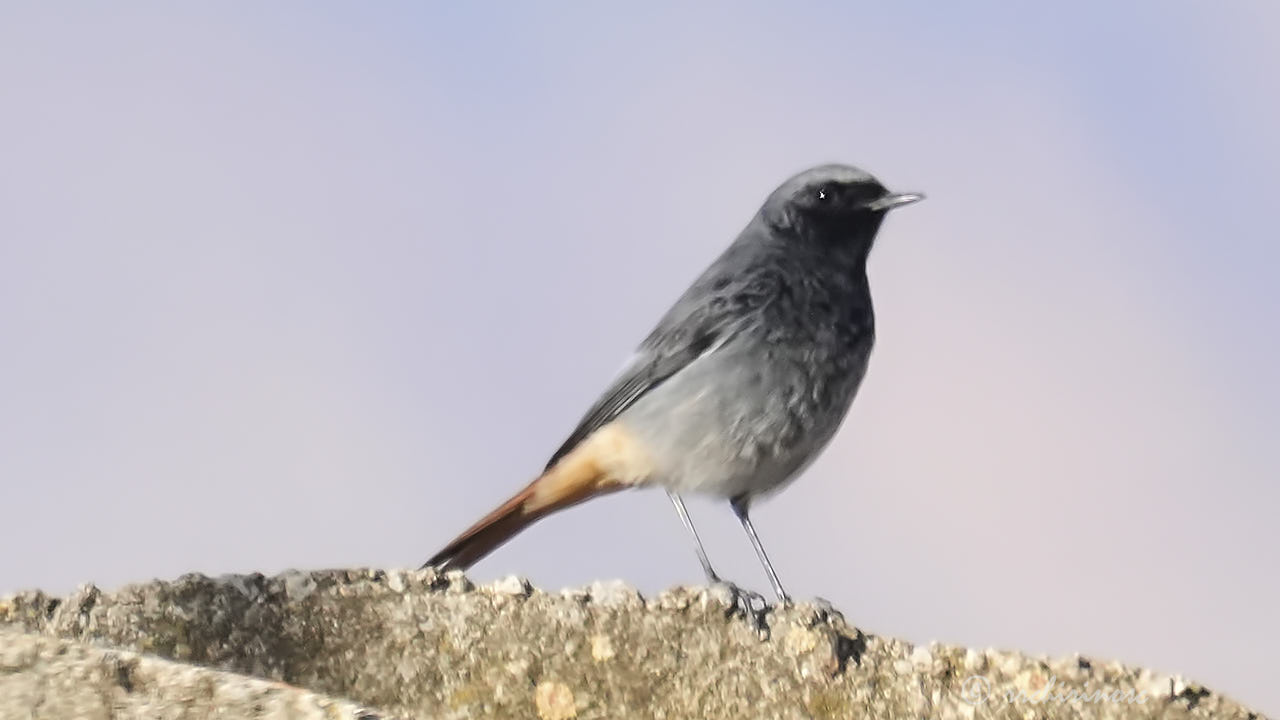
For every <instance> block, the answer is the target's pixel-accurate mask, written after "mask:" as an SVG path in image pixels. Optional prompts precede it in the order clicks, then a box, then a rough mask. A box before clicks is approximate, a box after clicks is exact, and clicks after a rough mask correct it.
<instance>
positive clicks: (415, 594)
mask: <svg viewBox="0 0 1280 720" xmlns="http://www.w3.org/2000/svg"><path fill="white" fill-rule="evenodd" d="M761 620H762V623H757V622H755V619H753V618H748V617H744V616H743V615H742V613H741V612H740V611H739V610H738V609H737V608H736V606H735V605H734V604H733V603H732V598H731V597H730V596H728V595H727V594H726V593H724V592H723V590H722V589H710V590H708V589H701V588H677V589H674V590H670V591H668V592H665V593H662V594H660V595H658V596H656V597H654V598H652V599H646V598H643V597H641V595H640V594H639V593H637V592H636V591H635V590H633V589H630V588H628V587H626V586H624V585H621V584H617V583H596V584H593V585H591V586H589V587H587V588H583V589H578V590H569V591H563V592H560V593H548V592H544V591H541V590H537V589H534V588H533V587H531V586H530V585H529V583H528V582H527V581H524V580H522V579H519V578H507V579H504V580H501V581H498V582H496V583H494V584H492V585H488V586H485V587H479V588H476V587H474V586H473V585H472V584H471V583H470V582H468V581H467V580H466V578H465V577H463V576H462V575H460V574H457V573H451V574H449V575H440V574H437V573H436V572H434V571H432V570H424V571H416V572H415V571H399V570H397V571H380V570H340V571H326V572H313V573H298V572H290V573H284V574H282V575H278V576H275V577H271V578H267V577H263V576H261V575H247V576H227V577H221V578H208V577H203V576H199V575H188V576H184V577H182V578H179V579H178V580H176V581H174V582H171V583H165V582H152V583H147V584H143V585H135V586H129V587H125V588H122V589H121V590H118V591H116V592H113V593H105V592H102V591H100V590H98V589H97V588H94V587H92V586H85V587H82V588H81V589H80V590H78V591H77V592H75V593H73V594H72V595H71V596H69V597H66V598H53V597H50V596H47V595H45V594H43V593H39V592H29V593H21V594H19V595H16V596H11V597H8V598H5V599H3V600H0V630H3V631H4V632H3V634H0V658H7V657H9V656H10V655H12V654H13V652H15V651H13V650H12V648H26V649H23V650H21V652H23V653H27V655H24V657H29V658H31V662H29V663H28V664H27V665H22V666H21V667H17V668H16V669H15V668H12V667H11V666H8V665H4V666H0V700H4V701H5V702H3V703H0V704H2V705H3V706H0V719H4V720H7V718H10V717H13V718H18V717H21V718H24V719H26V718H31V717H39V718H44V717H66V715H55V714H47V713H46V714H23V712H24V710H23V709H22V708H20V707H18V706H17V705H12V704H11V703H10V702H8V700H9V699H10V698H18V697H21V698H32V700H31V701H32V702H34V699H35V698H37V697H40V696H41V695H40V694H41V692H47V691H48V690H49V688H52V687H53V686H52V685H50V684H49V683H50V681H49V680H48V677H49V676H48V673H47V672H46V671H45V670H40V668H46V669H47V668H48V667H51V665H50V663H54V662H62V661H61V660H57V658H58V657H62V656H65V655H66V653H68V652H71V650H73V649H74V651H75V653H80V654H81V655H74V653H73V655H74V657H81V656H83V661H84V663H86V664H87V665H88V666H92V667H99V666H100V665H94V663H99V662H100V661H99V660H96V659H94V657H96V656H93V653H116V654H117V656H118V657H128V658H129V662H138V663H161V664H162V665H157V666H156V667H172V668H178V669H183V670H184V671H187V670H189V671H191V672H204V673H210V674H211V676H212V677H214V678H216V679H214V680H209V681H208V682H210V683H212V684H211V685H206V686H205V687H211V688H215V689H216V688H217V687H220V683H224V682H231V681H230V680H228V678H236V679H237V680H236V682H242V683H243V682H250V683H252V682H257V683H266V684H267V686H269V687H271V688H276V689H277V691H278V692H279V693H288V692H293V693H305V695H298V696H297V697H298V698H304V697H305V698H307V699H306V700H296V701H294V700H290V702H295V704H296V703H302V704H304V705H305V704H306V703H308V702H313V699H316V700H314V702H319V700H318V699H317V698H327V700H325V702H329V703H331V704H330V705H328V706H326V710H325V711H326V712H328V713H329V715H328V716H330V717H358V716H359V714H360V713H368V714H381V713H385V714H393V715H398V716H404V717H417V718H470V717H497V718H542V720H552V719H560V720H564V719H567V718H629V717H638V718H650V717H651V718H756V717H760V718H876V719H896V718H903V719H906V718H910V719H911V720H919V719H921V718H928V719H929V720H943V719H944V718H966V719H968V718H1002V719H1003V718H1023V717H1027V718H1030V717H1035V718H1072V719H1076V718H1079V719H1085V718H1226V719H1231V718H1242V719H1243V718H1256V717H1260V716H1258V715H1256V714H1253V713H1250V712H1249V711H1248V710H1247V709H1245V708H1243V707H1242V706H1240V705H1238V704H1236V703H1234V702H1232V701H1231V700H1228V699H1226V698H1224V697H1222V696H1220V695H1218V694H1216V693H1213V692H1211V691H1209V690H1207V689H1205V688H1202V687H1200V686H1198V685H1196V684H1194V683H1190V682H1188V681H1185V680H1183V679H1181V678H1177V677H1170V676H1165V675H1161V674H1158V673H1153V672H1150V671H1146V670H1140V669H1134V668H1128V667H1125V666H1122V665H1120V664H1117V663H1109V662H1100V661H1090V660H1086V659H1083V658H1065V659H1059V660H1051V659H1045V658H1034V657H1028V656H1024V655H1021V654H1018V653H1011V652H1000V651H995V650H976V649H965V648H954V647H947V646H939V645H935V646H929V647H917V646H912V645H911V644H909V643H906V642H902V641H899V640H894V639H892V638H885V637H880V636H875V635H870V634H867V633H864V632H862V631H860V630H858V629H857V628H854V627H853V626H851V625H849V624H848V623H847V622H846V621H845V620H844V618H843V617H841V615H840V614H839V613H838V612H835V611H834V610H832V609H831V608H829V607H825V606H822V605H814V604H799V605H794V606H789V607H785V608H772V609H770V610H769V611H768V612H767V613H766V615H765V616H764V617H763V618H761ZM6 628H7V629H6ZM33 643H35V644H34V645H33ZM41 643H43V644H41ZM31 648H35V649H31ZM121 651H123V652H124V653H127V655H125V654H120V653H121ZM32 653H34V655H32ZM58 653H62V655H61V656H60V655H59V654H58ZM137 653H142V654H141V655H138V654H137ZM155 672H156V673H158V674H156V675H154V676H153V677H154V678H156V679H155V680H153V681H150V682H151V686H152V687H160V686H163V685H164V681H163V680H162V679H161V678H163V676H164V670H156V671H155ZM174 672H175V673H176V672H177V671H174ZM82 674H83V673H82ZM178 675H180V673H178V674H177V675H175V681H174V682H175V683H176V685H175V687H182V686H181V683H180V682H178V680H177V679H176V678H177V677H178ZM108 676H109V673H108V674H107V675H106V676H101V677H99V676H94V677H95V678H97V679H96V680H94V681H93V682H90V681H89V680H84V681H83V682H84V683H86V684H87V686H89V687H94V688H99V689H101V687H102V686H103V683H106V684H108V685H109V684H110V678H109V677H108ZM68 677H70V676H68ZM182 677H188V676H182ZM103 678H106V679H105V680H104V679H103ZM95 683H96V684H95ZM272 683H275V684H272ZM135 686H136V685H135ZM255 687H256V686H255ZM33 688H34V689H33ZM40 688H45V690H44V691H42V690H40ZM85 692H90V691H89V690H86V691H85ZM104 692H105V691H104ZM110 692H112V693H118V692H125V691H122V690H121V689H120V686H118V685H117V686H113V689H112V690H111V691H110ZM128 694H129V692H125V695H126V696H127V695H128ZM165 697H168V696H165ZM201 697H202V698H204V700H202V702H205V703H206V704H207V705H209V704H216V703H221V702H226V701H224V700H223V699H221V698H222V697H223V696H220V695H217V694H214V695H209V694H207V693H206V694H205V695H202V696H201ZM281 697H283V695H281ZM289 697H291V698H292V697H293V696H289ZM122 707H123V706H122ZM156 707H161V705H157V706H156ZM273 707H274V706H273ZM362 708H377V710H365V709H362ZM126 709H127V708H126ZM260 710H261V712H259V714H236V711H233V710H231V709H230V708H224V709H222V710H219V712H218V713H217V717H227V718H232V717H262V718H268V717H272V718H274V717H280V718H283V717H308V716H307V715H289V714H279V712H277V711H276V710H274V709H270V708H267V706H265V705H260ZM268 710H270V712H268ZM272 712H276V713H277V714H271V713H272ZM281 712H282V711H281ZM172 716H173V717H179V716H182V715H180V714H174V715H172ZM193 716H196V717H205V716H208V715H200V714H198V715H193ZM102 717H107V716H106V715H103V716H102ZM111 717H116V718H132V717H139V718H141V717H165V715H157V714H152V715H144V714H128V713H127V712H124V711H121V712H117V713H116V714H115V715H111Z"/></svg>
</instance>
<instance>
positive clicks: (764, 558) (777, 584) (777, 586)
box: [729, 495, 791, 605]
mask: <svg viewBox="0 0 1280 720" xmlns="http://www.w3.org/2000/svg"><path fill="white" fill-rule="evenodd" d="M750 502H751V501H750V499H749V498H748V497H747V496H746V495H739V496H737V497H735V498H733V499H731V500H729V506H730V507H732V508H733V514H734V515H737V516H738V522H741V523H742V529H743V530H746V531H747V538H748V539H749V540H751V547H753V548H755V549H756V556H757V557H759V558H760V564H761V565H764V571H765V574H767V575H768V576H769V582H770V583H771V584H772V585H773V592H774V593H776V594H777V596H778V601H779V602H781V603H782V604H784V605H785V604H788V603H790V602H791V596H789V595H787V591H786V590H783V589H782V581H781V580H779V579H778V573H776V572H774V570H773V563H770V562H769V556H768V555H766V554H765V552H764V545H761V544H760V536H759V535H756V529H755V528H754V527H752V526H751V518H750V517H748V515H747V506H748V505H749V504H750Z"/></svg>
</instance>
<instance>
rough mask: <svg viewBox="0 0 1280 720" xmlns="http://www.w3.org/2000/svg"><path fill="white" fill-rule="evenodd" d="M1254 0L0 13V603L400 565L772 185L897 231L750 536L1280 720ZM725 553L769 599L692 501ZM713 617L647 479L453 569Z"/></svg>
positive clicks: (441, 539)
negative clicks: (694, 601) (650, 597)
mask: <svg viewBox="0 0 1280 720" xmlns="http://www.w3.org/2000/svg"><path fill="white" fill-rule="evenodd" d="M1277 28H1280V11H1277V9H1276V6H1275V5H1274V4H1271V3H1267V2H1262V1H1259V2H1254V3H1249V2H1225V3H1214V4H1209V3H1199V2H1190V1H1185V2H1171V1H1164V0H1162V1H1161V2H1155V1H1154V0H1152V1H1151V2H1132V3H1124V4H1117V3H1109V2H1083V3H1071V4H1061V5H1060V6H1059V7H1058V8H1056V9H1054V8H1050V7H1048V6H1046V5H1040V6H1038V7H1027V6H1026V5H1025V4H1021V3H1013V2H1006V3H997V2H986V3H967V4H965V6H964V8H963V9H962V8H960V7H941V6H928V7H926V6H908V5H905V4H901V3H898V4H893V3H829V4H819V3H813V4H803V3H801V4H791V5H788V6H786V8H785V9H782V8H781V7H779V8H767V7H766V6H764V5H762V4H757V5H754V6H752V7H747V6H740V5H736V4H735V5H729V4H725V5H722V6H719V7H715V8H703V9H690V8H687V7H680V6H677V5H675V4H669V5H663V4H658V5H654V4H652V3H650V4H646V5H644V6H642V7H636V8H633V9H632V10H630V11H628V12H622V13H620V12H619V11H617V10H607V11H606V10H605V9H602V8H599V7H594V6H589V5H588V4H586V3H583V4H582V6H581V7H579V6H577V5H576V4H573V3H564V4H555V5H548V4H543V5H541V6H540V7H539V9H536V10H535V9H530V8H524V9H511V10H506V11H503V12H498V11H497V10H495V9H494V7H493V6H492V5H489V6H472V7H451V8H447V9H444V8H439V9H426V8H424V7H422V6H421V5H420V4H416V3H404V4H391V3H380V4H378V5H377V6H376V7H373V6H369V5H350V4H341V3H331V4H323V3H274V4H272V5H270V6H269V7H267V6H261V5H250V4H247V3H246V4H230V3H217V4H214V3H208V4H205V5H203V6H200V5H194V4H188V5H183V6H176V5H172V4H160V3H154V4H152V3H145V4H144V3H118V4H113V5H111V7H110V8H107V7H106V6H102V5H97V6H88V5H86V6H84V7H80V8H72V7H70V6H65V5H63V6H52V5H48V4H36V3H29V4H26V5H19V4H17V3H12V4H6V5H3V6H0V88H3V92H2V93H0V109H2V110H3V112H0V158H3V161H2V162H0V337H3V338H4V348H3V352H0V481H2V482H3V483H4V487H3V494H2V495H0V503H2V505H0V507H3V508H4V509H5V511H6V512H5V513H4V515H3V522H0V548H3V550H0V591H9V590H17V589H21V588H31V587H41V588H44V589H47V590H50V591H54V592H65V591H68V590H70V589H72V588H73V587H74V586H75V585H77V584H78V583H81V582H85V581H93V582H96V583H98V584H99V585H101V586H103V587H108V588H110V587H115V586H118V585H120V584H123V583H126V582H133V581H139V580H147V579H150V578H153V577H160V578H172V577H175V576H177V575H180V574H182V573H184V572H188V571H199V572H205V573H209V574H221V573H230V572H253V571H261V572H266V573H272V572H277V571H279V570H282V569H285V568H289V567H297V568H316V567H338V566H365V565H368V566H379V567H406V566H416V565H417V564H419V563H420V562H421V561H422V560H423V559H425V558H426V557H427V556H429V555H430V554H431V553H432V552H434V551H435V550H437V549H438V548H439V546H440V545H442V544H443V543H445V542H446V541H447V540H449V539H450V538H451V537H452V536H453V535H454V534H456V532H458V531H459V530H461V529H462V528H464V527H465V526H467V525H469V524H470V523H471V522H472V521H473V520H475V519H476V518H477V517H479V516H480V515H481V514H482V513H484V512H486V511H488V510H489V509H490V508H491V507H492V506H494V505H495V504H496V503H498V502H499V501H501V500H503V499H505V497H506V496H507V495H509V494H510V493H511V492H513V491H515V490H517V489H518V488H519V487H521V486H523V485H524V483H526V482H527V481H528V480H530V479H531V478H532V477H533V476H534V475H535V474H536V473H537V471H538V470H539V469H540V468H541V467H542V465H543V463H544V462H545V461H546V459H547V457H548V456H549V455H550V453H551V452H552V451H553V450H555V448H556V447H557V446H558V445H559V443H560V441H561V440H563V439H564V436H565V435H566V434H567V433H568V432H569V431H570V430H571V429H572V428H573V425H574V424H575V423H576V421H577V420H578V418H579V416H580V414H581V413H582V412H583V411H584V410H585V409H586V407H587V406H588V405H589V404H590V402H591V401H592V400H593V399H594V397H595V396H596V394H597V393H598V392H600V391H601V390H602V389H603V388H604V386H605V384H606V383H607V381H608V380H609V378H610V377H611V375H612V373H613V372H614V371H615V370H616V368H617V367H618V365H619V364H620V363H621V362H622V360H623V359H624V358H625V357H626V356H627V355H628V354H629V353H630V351H631V349H632V348H633V347H634V345H635V344H636V343H637V342H638V341H639V340H640V339H641V338H642V337H643V336H644V334H645V333H646V332H647V331H648V330H649V329H650V327H651V326H652V324H653V323H654V322H655V321H656V320H657V318H658V316H659V315H660V314H661V312H662V311H663V310H665V308H666V307H667V306H668V305H669V304H670V303H671V302H672V301H673V300H674V299H675V297H676V296H677V295H678V294H679V292H680V291H681V290H683V288H684V287H685V285H686V284H687V283H688V282H689V281H690V280H691V279H692V278H693V277H694V276H695V275H697V273H698V272H699V271H700V270H701V269H702V267H703V266H704V265H705V264H706V263H707V262H709V261H710V260H711V259H712V258H713V257H714V256H715V255H716V254H717V253H718V252H719V251H720V249H721V248H722V247H723V246H724V245H725V244H727V243H728V242H729V241H730V240H731V239H732V237H733V236H734V234H736V233H737V231H738V230H739V229H741V227H742V226H743V225H745V223H746V222H747V220H748V219H749V218H750V216H751V214H752V213H754V212H755V210H756V208H757V207H758V205H759V203H760V202H761V200H763V198H764V197H765V195H766V194H768V192H769V191H770V190H772V189H773V187H774V186H775V185H777V184H778V183H779V182H780V181H781V180H783V179H784V178H785V177H786V176H788V175H789V174H791V173H792V172H795V171H797V170H799V169H802V168H804V167H806V166H809V165H813V164H817V163H820V162H832V161H837V162H847V163H853V164H857V165H860V166H862V167H864V168H866V169H867V170H869V171H871V172H872V173H874V174H876V175H877V176H879V177H880V178H881V179H882V180H883V181H884V182H885V183H886V184H887V185H889V186H890V187H892V188H894V189H899V190H920V191H924V192H926V193H927V194H928V195H929V199H928V200H927V201H926V202H924V203H920V204H919V205H915V206H912V207H910V208H907V209H904V210H902V211H900V212H899V213H896V214H895V215H894V216H893V217H891V218H890V219H889V220H888V222H887V223H886V224H885V227H884V229H883V231H882V232H881V236H880V242H879V244H878V246H877V248H876V250H875V252H874V254H873V257H872V261H871V264H870V273H871V280H872V285H873V292H874V295H875V300H876V304H877V312H878V323H877V324H878V330H879V342H878V346H877V349H876V351H875V354H874V356H873V358H872V362H871V368H870V371H869V374H868V377H867V380H866V382H865V383H864V386H863V390H862V393H861V396H860V397H859V399H858V401H857V402H856V403H855V405H854V409H853V411H852V412H851V414H850V417H849V419H848V421H847V422H846V423H845V425H844V427H843V429H842V430H841V432H840V434H839V435H838V437H837V438H836V440H835V442H834V443H833V444H832V446H831V447H830V449H829V451H828V452H827V453H826V454H825V455H824V456H823V457H822V458H821V459H820V460H819V461H818V462H817V463H816V464H815V465H814V466H813V467H812V468H811V469H810V471H809V472H808V473H807V474H806V475H805V476H804V477H803V478H801V479H800V480H799V481H797V482H796V483H795V484H794V485H793V486H791V487H790V488H789V489H788V490H787V491H786V492H785V493H784V494H782V495H780V496H778V497H777V498H775V499H773V500H771V501H768V502H766V503H763V504H761V505H760V506H759V507H758V508H757V509H756V511H755V513H754V517H755V519H756V526H757V529H758V530H759V531H760V534H761V536H762V537H763V539H764V542H765V544H766V547H767V548H768V549H769V552H770V554H771V555H772V557H773V560H774V563H775V566H776V567H777V568H778V571H779V573H780V575H781V577H782V579H783V581H784V582H785V583H786V584H787V586H788V589H789V590H790V591H791V592H792V593H793V594H794V595H796V596H797V597H799V598H811V597H814V596H821V597H824V598H827V599H829V600H831V601H832V602H833V603H834V604H835V605H836V606H837V607H839V608H840V609H841V610H843V612H844V613H845V615H846V617H847V618H848V619H849V620H850V622H852V623H854V624H856V625H857V626H859V627H861V628H863V629H864V630H866V631H868V632H873V633H878V634H885V635H892V636H898V637H904V638H907V639H909V640H912V641H915V642H928V641H930V640H938V641H942V642H947V643H953V644H963V645H972V646H978V647H986V646H996V647H1003V648H1017V649H1022V650H1026V651H1030V652H1035V653H1046V654H1053V655H1062V654H1069V653H1072V652H1077V651H1078V652H1081V653H1084V654H1086V655H1090V656H1094V657H1097V658H1114V659H1119V660H1122V661H1124V662H1127V663H1131V664H1138V665H1144V666H1150V667H1153V668H1155V669H1157V670H1160V671H1164V672H1177V673H1181V674H1184V675H1186V676H1188V677H1190V678H1192V679H1194V680H1196V681H1199V682H1203V683H1205V684H1207V685H1209V686H1211V687H1213V688H1215V689H1218V690H1221V691H1224V692H1227V693H1229V694H1231V695H1233V696H1234V697H1236V698H1237V699H1238V700H1240V701H1241V702H1244V703H1245V704H1247V705H1250V706H1252V707H1254V708H1256V709H1259V710H1262V711H1265V712H1269V713H1273V714H1277V713H1280V684H1277V683H1276V682H1275V680H1274V678H1273V667H1274V662H1273V660H1274V658H1273V657H1272V656H1273V654H1274V646H1275V644H1276V641H1277V640H1280V613H1277V611H1276V607H1277V595H1280V579H1277V573H1276V568H1277V567H1280V526H1278V525H1277V523H1276V522H1275V520H1274V518H1273V516H1274V513H1275V511H1276V507H1277V505H1278V501H1280V487H1278V485H1277V475H1278V474H1280V473H1278V470H1280V449H1277V443H1276V435H1277V430H1278V429H1280V382H1278V380H1280V371H1278V370H1277V368H1278V367H1280V339H1278V336H1277V324H1278V323H1277V315H1278V310H1280V291H1278V290H1277V287H1276V282H1275V274H1276V269H1277V265H1278V264H1280V248H1278V247H1277V231H1276V227H1275V221H1274V220H1273V219H1272V217H1271V216H1272V214H1273V213H1272V210H1273V208H1274V207H1275V205H1276V203H1275V200H1274V198H1273V195H1274V193H1275V188H1276V186H1277V180H1276V178H1277V177H1280V136H1278V135H1277V133H1276V130H1275V129H1276V128H1277V127H1280V94H1278V93H1276V92H1275V75H1276V71H1277V68H1280V37H1278V35H1280V31H1278V30H1277ZM690 509H691V511H692V512H693V514H694V519H695V522H697V523H698V526H699V529H700V530H701V532H702V533H703V536H704V539H705V540H706V541H707V544H708V550H709V552H710V553H711V556H712V559H713V560H714V561H715V562H716V564H717V565H718V566H719V567H720V568H721V569H722V570H723V571H724V574H726V575H728V576H730V577H731V578H733V579H735V580H737V581H738V582H740V583H742V584H745V585H748V586H752V587H755V588H758V589H760V590H767V588H768V585H767V582H766V580H765V578H764V576H763V573H762V572H761V571H760V569H759V566H758V564H757V563H756V560H755V557H754V555H753V553H752V552H751V548H750V546H749V545H748V544H747V542H746V539H745V538H744V537H743V536H742V534H741V532H740V530H739V529H738V528H737V525H736V523H735V522H734V520H733V518H732V515H731V513H730V512H729V511H728V508H727V507H723V506H721V505H719V504H713V503H711V502H709V501H700V502H693V503H691V506H690ZM510 573H519V574H522V575H526V576H529V577H530V578H531V579H532V580H533V582H534V583H535V584H537V585H538V586H540V587H544V588H548V589H552V590H554V589H557V588H559V587H563V586H569V585H581V584H585V583H588V582H590V581H592V580H595V579H608V578H621V579H623V580H626V581H628V582H630V583H633V584H635V585H637V586H639V587H640V588H642V589H643V590H644V591H645V592H648V593H653V592H657V591H659V590H661V589H663V588H665V587H669V586H671V585H674V584H678V583H699V582H701V580H702V578H701V570H700V569H699V567H698V564H697V562H696V560H695V559H694V556H693V551H692V548H691V546H690V544H689V541H688V540H687V538H686V537H685V535H684V531H683V530H682V529H681V527H680V525H679V521H678V520H677V518H676V516H675V514H674V512H672V511H671V509H670V506H669V504H668V503H667V500H666V498H665V497H664V496H663V494H662V493H661V492H659V491H639V492H632V493H624V494H619V495H615V496H612V497H609V498H607V499H603V500H600V501H596V502H592V503H590V504H588V505H584V506H581V507H578V508H574V509H572V510H570V511H567V512H565V513H563V514H560V515H557V516H554V517H552V518H550V519H548V520H546V521H544V522H543V523H541V524H540V525H538V526H536V527H535V528H533V529H532V530H530V531H529V532H528V533H526V534H525V535H523V536H521V537H520V538H519V539H518V540H517V541H515V542H513V543H512V544H510V545H508V546H507V547H505V548H503V549H501V550H500V551H498V552H497V553H495V554H494V555H493V556H492V557H491V558H489V559H488V560H486V561H484V562H483V563H481V564H480V565H478V566H477V567H476V568H475V569H474V570H473V571H472V573H471V575H472V577H473V579H475V580H477V581H480V582H483V581H486V580H489V579H493V578H496V577H500V576H503V575H507V574H510Z"/></svg>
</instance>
